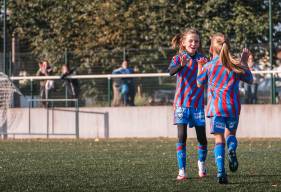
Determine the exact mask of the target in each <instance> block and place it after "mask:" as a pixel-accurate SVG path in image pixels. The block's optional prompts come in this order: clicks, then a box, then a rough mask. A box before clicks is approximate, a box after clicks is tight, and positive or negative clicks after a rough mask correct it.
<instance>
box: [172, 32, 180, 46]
mask: <svg viewBox="0 0 281 192" xmlns="http://www.w3.org/2000/svg"><path fill="white" fill-rule="evenodd" d="M181 40H182V34H181V33H178V34H176V35H175V36H174V37H173V39H172V41H171V45H172V48H173V49H176V48H179V49H181V46H180V44H181Z"/></svg>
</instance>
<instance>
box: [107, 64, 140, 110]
mask: <svg viewBox="0 0 281 192" xmlns="http://www.w3.org/2000/svg"><path fill="white" fill-rule="evenodd" d="M133 72H134V70H133V68H131V67H128V61H127V60H124V61H123V62H122V65H121V67H120V68H118V69H115V70H113V72H112V74H132V73H133ZM134 100H135V83H134V79H133V78H120V79H119V78H115V79H114V80H113V102H112V105H113V106H119V105H120V104H123V105H125V106H127V105H129V106H134V105H135V103H134Z"/></svg>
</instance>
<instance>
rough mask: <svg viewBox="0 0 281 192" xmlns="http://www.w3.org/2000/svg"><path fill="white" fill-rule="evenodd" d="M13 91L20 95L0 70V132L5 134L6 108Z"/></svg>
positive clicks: (9, 104)
mask: <svg viewBox="0 0 281 192" xmlns="http://www.w3.org/2000/svg"><path fill="white" fill-rule="evenodd" d="M14 93H17V94H19V95H22V93H21V92H20V91H19V89H18V88H17V87H16V86H15V85H14V84H13V82H12V81H11V80H10V79H9V77H8V76H7V75H6V74H4V73H2V72H0V134H1V136H2V135H3V137H4V138H5V137H6V136H7V109H8V108H9V107H10V106H11V103H12V99H13V96H14Z"/></svg>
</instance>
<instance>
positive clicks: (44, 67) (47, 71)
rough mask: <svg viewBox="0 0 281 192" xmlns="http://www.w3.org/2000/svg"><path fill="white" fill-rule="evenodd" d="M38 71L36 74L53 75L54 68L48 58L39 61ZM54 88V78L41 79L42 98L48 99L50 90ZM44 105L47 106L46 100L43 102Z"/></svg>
mask: <svg viewBox="0 0 281 192" xmlns="http://www.w3.org/2000/svg"><path fill="white" fill-rule="evenodd" d="M38 67H39V69H38V71H37V73H36V76H49V75H51V73H52V71H53V69H52V67H51V66H50V64H49V62H48V61H47V60H44V61H42V62H39V64H38ZM53 88H54V81H53V80H41V81H40V98H41V99H48V98H49V92H50V90H51V89H53ZM42 103H43V105H44V106H46V102H42Z"/></svg>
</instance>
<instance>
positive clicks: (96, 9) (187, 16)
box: [8, 0, 281, 74]
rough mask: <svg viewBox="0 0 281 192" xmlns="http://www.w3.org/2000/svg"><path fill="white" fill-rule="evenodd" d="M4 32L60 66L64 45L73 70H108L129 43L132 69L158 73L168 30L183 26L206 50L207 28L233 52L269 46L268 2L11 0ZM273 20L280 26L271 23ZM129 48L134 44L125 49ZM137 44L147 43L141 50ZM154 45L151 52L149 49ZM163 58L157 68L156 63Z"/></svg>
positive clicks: (276, 13)
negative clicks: (198, 34) (192, 31)
mask: <svg viewBox="0 0 281 192" xmlns="http://www.w3.org/2000/svg"><path fill="white" fill-rule="evenodd" d="M8 2H9V5H8V7H9V10H11V15H10V16H9V31H10V32H9V34H11V33H12V32H15V33H17V34H18V36H19V37H20V39H21V40H25V41H28V42H29V45H30V47H31V49H32V52H33V54H34V55H35V56H36V57H37V58H47V59H48V60H49V61H50V62H51V63H52V64H55V65H61V64H62V62H64V61H63V56H64V52H65V51H66V50H67V51H68V52H69V54H70V55H71V59H69V63H70V65H71V66H75V67H78V73H80V74H99V73H111V71H112V69H113V68H116V67H117V66H118V65H120V63H121V61H122V59H123V50H124V48H125V49H126V50H129V52H130V53H129V56H130V61H131V65H133V66H135V67H136V68H138V69H139V72H164V71H165V70H166V68H167V65H168V64H167V63H168V62H169V59H170V58H171V56H172V55H173V54H174V52H173V51H167V49H163V48H167V47H169V46H170V41H171V39H172V37H173V36H174V35H176V34H177V33H179V32H180V31H182V30H183V29H184V28H187V27H196V28H198V29H199V31H200V32H201V34H202V46H203V48H204V49H205V50H206V52H207V50H208V46H209V37H210V35H211V34H212V33H214V32H224V33H226V34H227V35H228V36H229V37H230V39H231V41H232V47H233V48H234V51H235V52H240V50H241V48H242V47H244V46H247V47H249V48H250V49H251V50H253V52H255V54H257V55H259V54H263V55H264V52H265V50H266V49H268V31H269V30H268V1H264V0H256V1H251V0H246V1H242V0H235V1H231V0H207V1H203V0H194V1H191V0H188V1H183V0H126V1H124V0H107V1H98V0H94V1H93V0H80V1H78V0H48V1H47V0H28V1H27V0H14V1H8ZM272 5H273V14H272V16H273V39H274V46H275V47H276V46H278V44H280V43H281V38H280V37H281V29H280V26H281V23H280V18H281V11H280V10H281V3H280V2H279V1H278V0H273V4H272ZM278 26H279V27H278ZM130 50H133V51H130ZM136 50H149V51H148V53H145V54H141V53H140V52H138V51H136ZM152 50H153V51H152ZM159 63H161V64H162V63H163V67H160V68H159V66H157V65H158V64H159Z"/></svg>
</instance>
